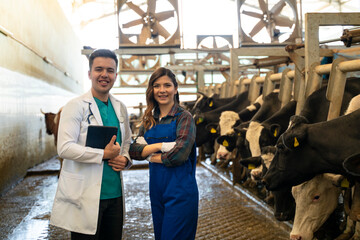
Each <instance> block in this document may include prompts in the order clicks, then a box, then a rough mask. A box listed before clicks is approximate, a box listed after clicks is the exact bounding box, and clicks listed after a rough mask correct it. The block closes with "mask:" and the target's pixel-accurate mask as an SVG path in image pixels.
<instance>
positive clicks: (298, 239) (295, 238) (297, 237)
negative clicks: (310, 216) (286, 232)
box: [290, 235, 302, 240]
mask: <svg viewBox="0 0 360 240" xmlns="http://www.w3.org/2000/svg"><path fill="white" fill-rule="evenodd" d="M290 239H291V240H301V239H302V238H301V236H300V235H290Z"/></svg>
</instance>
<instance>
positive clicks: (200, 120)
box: [196, 118, 204, 124]
mask: <svg viewBox="0 0 360 240" xmlns="http://www.w3.org/2000/svg"><path fill="white" fill-rule="evenodd" d="M203 121H204V119H203V118H199V119H198V120H197V121H196V124H200V123H202V122H203Z"/></svg>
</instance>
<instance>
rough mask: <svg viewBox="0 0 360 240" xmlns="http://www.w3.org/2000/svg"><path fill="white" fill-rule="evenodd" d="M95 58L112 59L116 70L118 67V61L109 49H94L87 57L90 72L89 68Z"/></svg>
mask: <svg viewBox="0 0 360 240" xmlns="http://www.w3.org/2000/svg"><path fill="white" fill-rule="evenodd" d="M97 57H104V58H112V59H114V61H115V64H116V69H117V65H118V59H117V57H116V54H115V53H114V52H113V51H111V50H109V49H96V50H94V51H93V52H92V53H91V54H90V57H89V69H90V70H91V67H92V65H93V62H94V59H95V58H97Z"/></svg>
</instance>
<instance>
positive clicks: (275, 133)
mask: <svg viewBox="0 0 360 240" xmlns="http://www.w3.org/2000/svg"><path fill="white" fill-rule="evenodd" d="M276 136H277V128H275V131H274V137H276Z"/></svg>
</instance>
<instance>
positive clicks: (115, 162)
mask: <svg viewBox="0 0 360 240" xmlns="http://www.w3.org/2000/svg"><path fill="white" fill-rule="evenodd" d="M127 163H128V159H127V158H126V157H124V156H121V155H118V156H116V157H114V158H112V159H110V160H109V161H108V164H109V166H110V167H112V169H113V170H114V171H116V172H119V171H121V170H124V169H125V166H126V164H127Z"/></svg>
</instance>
